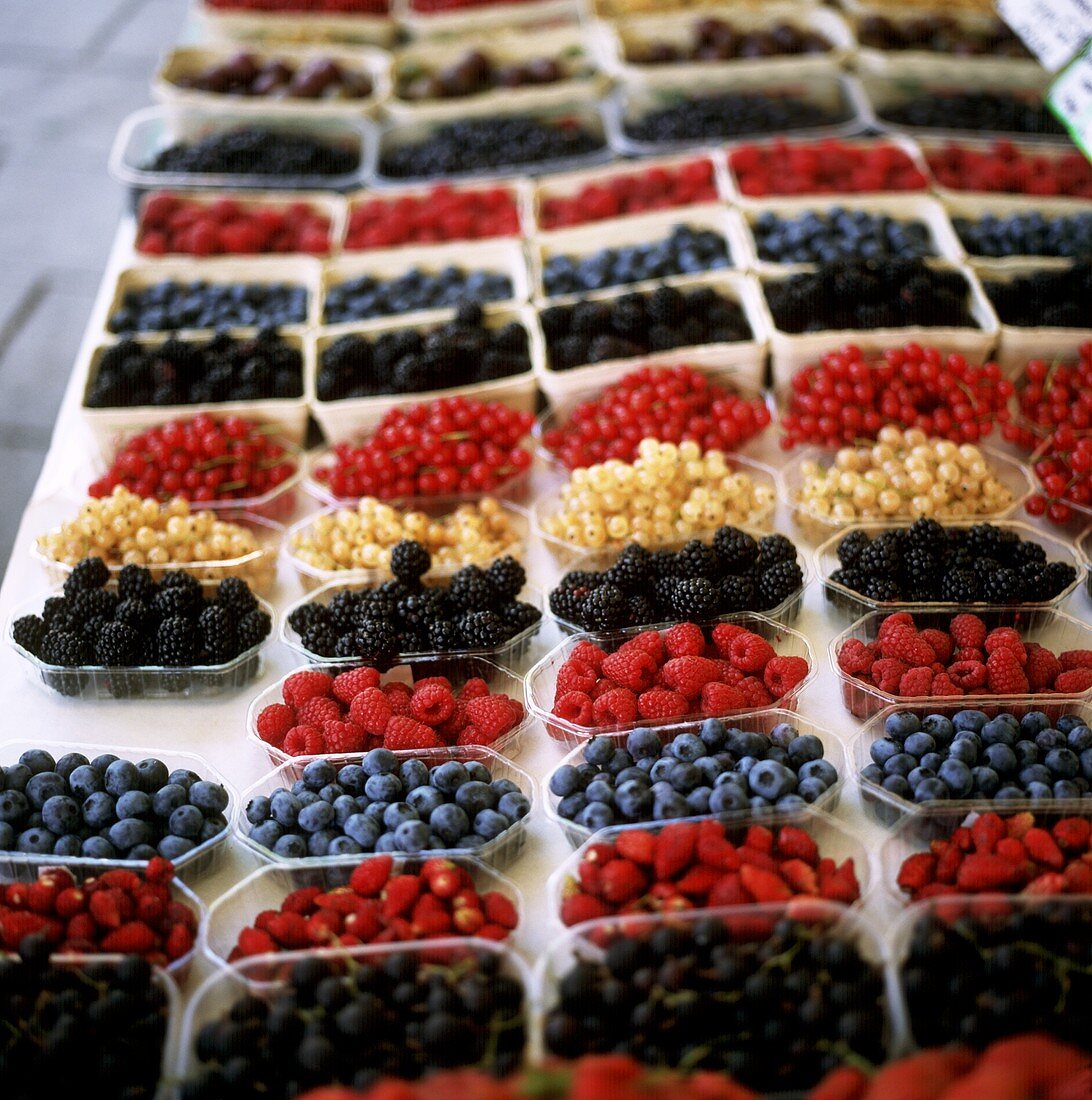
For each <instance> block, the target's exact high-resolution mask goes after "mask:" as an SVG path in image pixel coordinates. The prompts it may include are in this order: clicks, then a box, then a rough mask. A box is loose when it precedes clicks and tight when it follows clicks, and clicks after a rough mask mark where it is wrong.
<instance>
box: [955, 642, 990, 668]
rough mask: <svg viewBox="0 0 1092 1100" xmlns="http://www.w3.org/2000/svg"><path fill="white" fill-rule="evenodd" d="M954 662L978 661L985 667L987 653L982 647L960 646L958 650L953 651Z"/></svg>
mask: <svg viewBox="0 0 1092 1100" xmlns="http://www.w3.org/2000/svg"><path fill="white" fill-rule="evenodd" d="M952 661H953V662H955V661H977V662H978V663H979V664H982V665H984V664H985V663H986V651H985V650H984V649H982V648H981V646H960V647H959V648H958V649H953V650H952Z"/></svg>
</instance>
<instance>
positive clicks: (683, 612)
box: [671, 577, 718, 620]
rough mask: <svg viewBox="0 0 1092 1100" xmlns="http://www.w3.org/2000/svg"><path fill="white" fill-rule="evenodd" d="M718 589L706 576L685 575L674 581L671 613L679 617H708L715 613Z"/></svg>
mask: <svg viewBox="0 0 1092 1100" xmlns="http://www.w3.org/2000/svg"><path fill="white" fill-rule="evenodd" d="M717 603H718V590H717V587H716V586H715V585H714V584H713V582H712V581H711V580H709V579H708V578H707V577H686V578H681V579H679V580H677V581H676V582H675V590H674V592H672V594H671V613H672V615H674V616H677V617H678V618H680V619H690V620H694V619H708V618H710V617H711V616H712V615H714V614H715V613H716V609H717Z"/></svg>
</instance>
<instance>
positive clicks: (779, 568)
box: [550, 525, 804, 630]
mask: <svg viewBox="0 0 1092 1100" xmlns="http://www.w3.org/2000/svg"><path fill="white" fill-rule="evenodd" d="M803 583H804V573H803V570H802V569H801V568H800V565H799V563H798V562H797V552H796V547H795V546H794V545H793V544H792V543H791V542H790V541H789V540H788V539H787V538H785V536H784V535H764V536H763V537H762V538H759V539H756V538H754V537H753V536H752V535H749V534H748V533H747V532H746V531H741V530H740V529H739V528H738V527H730V526H727V525H726V526H724V527H721V528H720V529H719V530H718V531H717V533H716V534H715V535H714V536H713V540H712V543H704V542H702V541H701V540H700V539H691V540H690V541H689V542H687V543H686V544H685V545H684V546H682V547H681V548H680V549H678V550H658V551H656V552H652V551H650V550H647V549H645V548H644V547H643V546H640V545H639V544H637V543H635V542H631V543H630V544H629V545H628V546H626V548H625V549H624V550H623V551H622V552H621V553H620V554H619V555H618V558H617V560H616V561H615V562H614V564H613V565H611V566H610V567H609V568H608V569H603V570H600V571H599V572H589V571H585V570H572V571H570V572H568V573H566V574H565V575H564V576H563V577H562V578H561V581H560V582H559V583H558V586H557V587H556V588H555V589H554V590H553V591H552V592H551V593H550V610H551V611H552V612H553V613H554V614H555V615H556V616H557V617H558V618H559V619H561V620H562V621H564V622H567V623H571V624H573V625H575V626H577V627H579V628H580V629H582V630H615V629H618V628H621V627H627V626H652V625H653V624H654V623H661V622H668V621H672V620H695V619H697V620H698V621H700V620H702V619H708V618H713V617H715V616H717V615H728V614H731V613H733V612H739V611H770V610H772V609H773V608H775V607H777V606H779V605H780V604H782V603H784V602H785V601H786V600H787V599H788V598H789V597H790V596H793V595H795V594H796V593H797V592H799V591H800V588H801V586H802V585H803Z"/></svg>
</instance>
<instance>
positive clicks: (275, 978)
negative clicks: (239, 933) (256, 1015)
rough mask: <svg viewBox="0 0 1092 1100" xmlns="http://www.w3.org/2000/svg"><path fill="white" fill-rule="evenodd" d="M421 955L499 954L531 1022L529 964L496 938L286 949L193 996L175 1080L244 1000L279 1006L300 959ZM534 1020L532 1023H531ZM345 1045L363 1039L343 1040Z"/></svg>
mask: <svg viewBox="0 0 1092 1100" xmlns="http://www.w3.org/2000/svg"><path fill="white" fill-rule="evenodd" d="M394 954H400V955H406V954H410V955H419V956H421V957H422V958H423V959H426V960H429V961H437V960H443V961H445V962H446V963H447V964H448V965H457V964H458V962H459V960H464V961H465V960H467V959H469V958H472V957H479V958H480V957H481V956H483V955H491V956H498V957H499V958H500V959H501V970H502V972H503V973H505V974H507V975H508V976H510V977H512V978H515V979H516V980H517V981H518V982H519V983H520V985H521V986H523V989H524V991H525V996H524V1005H523V1014H524V1018H525V1020H526V1018H527V1016H528V1015H529V1012H530V1007H531V993H530V990H531V984H530V974H529V972H528V970H527V965H526V963H524V961H523V960H522V959H521V958H520V956H519V955H518V954H516V952H515V951H513V950H512V949H511V948H510V947H508V946H506V945H505V944H503V943H497V942H496V941H495V940H482V939H477V938H472V937H464V938H461V939H441V940H417V941H415V942H412V943H373V944H365V945H362V946H360V947H326V948H322V949H318V950H314V951H309V952H306V953H304V952H299V951H286V952H282V953H280V954H277V955H255V956H252V957H251V958H248V959H242V960H240V961H239V962H237V963H233V964H232V965H231V966H228V967H223V968H221V969H218V970H217V971H216V972H215V973H213V974H212V975H210V976H209V977H208V978H206V979H205V981H204V982H203V983H202V984H201V986H200V987H199V988H198V989H197V991H196V992H195V993H194V995H193V997H192V998H191V999H190V1003H189V1007H188V1008H187V1010H186V1016H185V1020H184V1021H183V1024H182V1037H181V1041H180V1043H179V1048H180V1049H179V1055H178V1061H177V1064H176V1066H175V1071H174V1074H173V1075H172V1076H173V1080H175V1081H185V1080H186V1079H188V1078H190V1077H191V1076H193V1075H195V1074H196V1073H198V1072H199V1071H200V1070H201V1068H202V1065H203V1063H202V1062H201V1061H200V1060H199V1059H198V1057H197V1050H196V1045H197V1037H198V1035H199V1034H200V1032H201V1029H202V1028H203V1027H204V1026H205V1025H206V1024H211V1023H215V1022H216V1021H218V1020H220V1019H221V1018H222V1017H224V1016H225V1015H226V1014H227V1013H228V1012H229V1011H230V1009H231V1008H232V1006H233V1005H234V1004H235V1003H236V1002H238V1001H239V1000H241V999H242V998H243V997H248V996H250V997H258V998H259V999H260V1000H263V1001H265V1002H267V1003H274V1002H275V1000H276V997H277V994H278V993H279V992H281V991H282V990H283V989H284V988H285V987H286V985H288V983H289V975H290V971H291V968H292V966H293V965H294V964H295V963H297V962H298V961H299V960H300V958H301V957H308V958H313V959H323V960H328V961H330V962H338V963H340V964H342V965H343V966H345V967H346V968H352V967H354V966H362V965H365V964H367V963H370V962H377V963H381V962H382V960H383V959H385V958H386V957H387V956H389V955H394ZM528 1022H529V1021H528ZM342 1041H343V1042H345V1043H346V1044H352V1043H359V1042H360V1041H359V1040H354V1039H348V1038H346V1039H343V1040H342Z"/></svg>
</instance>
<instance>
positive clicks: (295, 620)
mask: <svg viewBox="0 0 1092 1100" xmlns="http://www.w3.org/2000/svg"><path fill="white" fill-rule="evenodd" d="M329 622H330V613H329V611H327V610H326V608H325V607H323V606H322V604H320V603H305V604H301V605H300V606H299V607H297V608H296V610H295V611H293V612H292V614H291V615H289V616H288V625H289V626H290V627H291V628H292V629H293V630H294V631H295V632H296V633H297V634H304V633H305V632H306V631H308V630H310V629H311V627H314V626H325V625H327V624H328V623H329Z"/></svg>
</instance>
